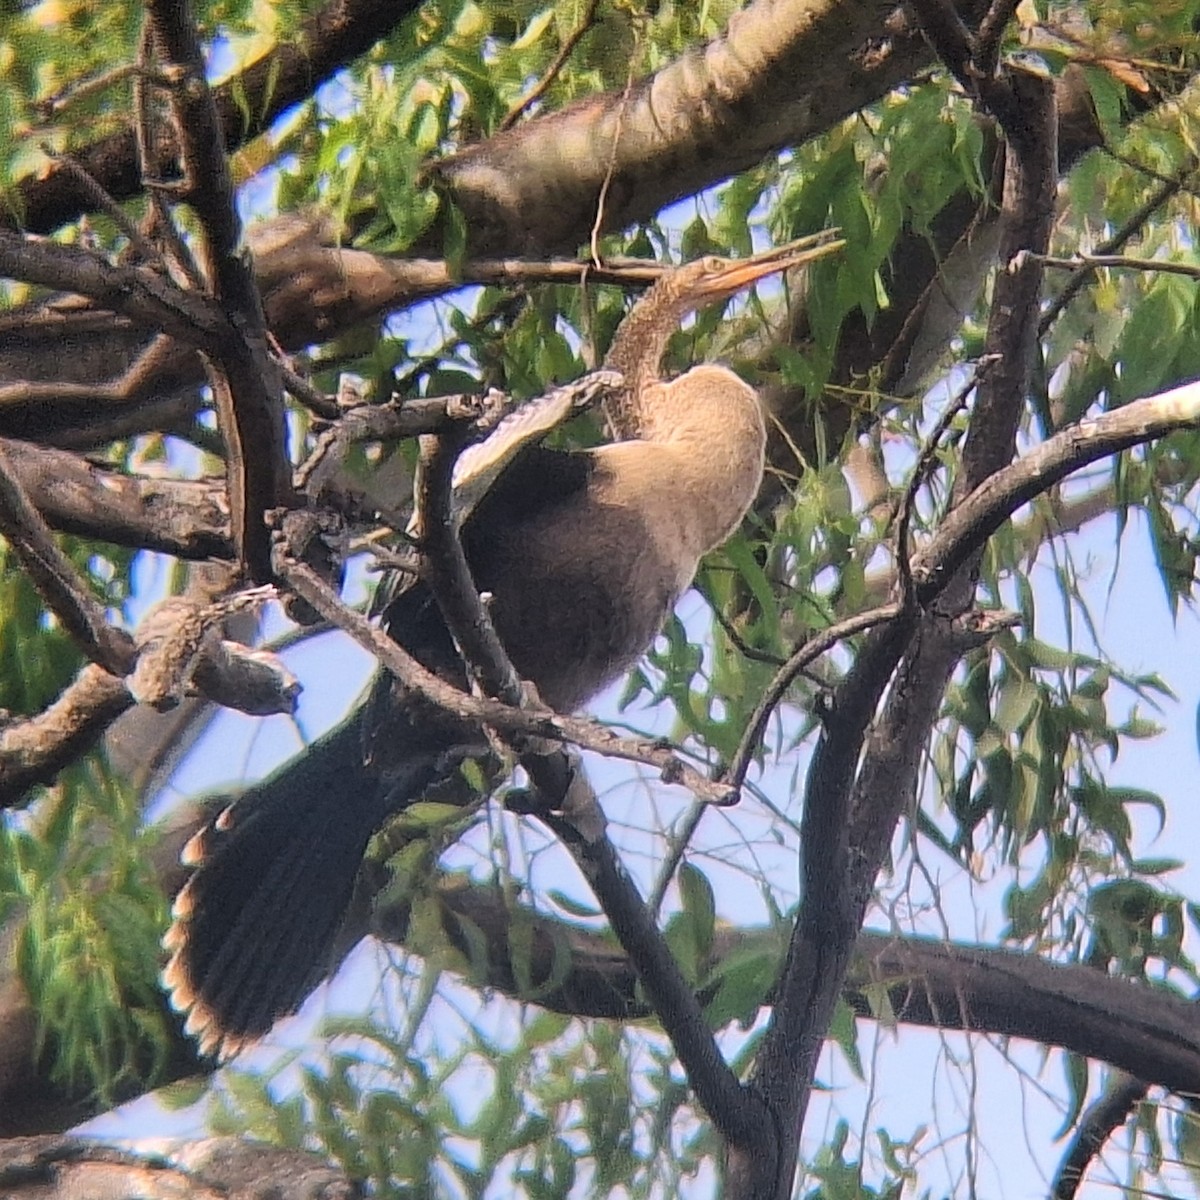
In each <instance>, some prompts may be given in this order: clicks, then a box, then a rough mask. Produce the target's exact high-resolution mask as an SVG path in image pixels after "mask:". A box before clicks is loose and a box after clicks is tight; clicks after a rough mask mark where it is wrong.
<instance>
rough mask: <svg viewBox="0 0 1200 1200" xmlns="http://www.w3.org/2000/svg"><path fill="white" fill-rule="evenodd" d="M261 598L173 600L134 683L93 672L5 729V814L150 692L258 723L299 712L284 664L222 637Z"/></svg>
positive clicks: (0, 775) (0, 791)
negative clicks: (222, 629) (223, 624)
mask: <svg viewBox="0 0 1200 1200" xmlns="http://www.w3.org/2000/svg"><path fill="white" fill-rule="evenodd" d="M260 598H261V597H259V596H255V595H253V594H250V595H247V594H246V593H243V594H241V595H235V596H233V597H230V598H227V599H223V600H219V601H217V602H216V603H205V602H202V601H199V600H193V599H188V598H186V597H174V598H172V599H171V600H170V601H166V602H164V604H163V605H161V606H160V607H159V609H158V610H151V612H150V613H148V614H147V616H146V618H145V619H144V620H143V621H142V623H141V624H140V625H139V626H138V629H137V630H136V633H135V638H134V642H135V644H136V647H137V651H138V654H139V657H138V661H137V664H136V666H135V668H134V674H133V675H132V676H131V677H130V679H129V680H126V679H123V678H120V677H118V676H116V675H112V674H110V673H108V672H107V671H105V670H103V669H102V668H101V667H98V666H96V665H95V664H89V665H88V666H86V667H84V668H83V670H82V671H81V672H80V673H79V675H78V676H77V677H76V679H75V680H74V682H72V683H71V684H70V685H69V686H68V687H67V688H66V689H65V690H64V692H63V693H62V695H61V696H59V698H58V699H57V700H55V702H54V703H53V704H51V705H50V707H49V708H47V709H46V710H45V711H44V712H41V713H38V714H37V715H35V716H32V717H29V718H27V719H25V720H21V721H13V722H11V723H9V724H8V725H5V726H0V808H3V807H10V806H12V805H16V804H19V803H21V802H23V801H24V800H26V799H28V797H29V792H30V789H31V788H33V787H35V786H36V785H37V784H44V783H49V782H50V781H51V780H52V779H53V778H54V776H55V775H56V774H57V773H58V772H59V771H60V770H62V768H63V767H64V766H67V765H68V764H69V763H71V762H73V761H75V759H77V758H79V757H80V756H81V755H82V754H84V753H85V752H86V751H87V750H89V749H90V748H91V747H92V746H93V745H94V744H95V742H96V740H97V739H98V738H99V737H100V736H101V734H102V733H103V732H104V730H105V729H107V728H108V726H109V725H111V724H112V722H113V721H115V720H116V719H117V717H119V716H120V715H121V714H122V713H123V712H125V711H126V710H127V709H128V708H131V707H132V706H133V705H134V704H135V703H136V702H137V700H138V699H139V698H140V697H141V692H143V691H144V693H145V695H146V697H147V698H148V699H149V700H151V701H152V702H154V703H155V704H156V705H157V706H160V707H170V706H171V705H173V704H176V703H178V702H179V701H180V700H181V699H182V698H183V696H184V695H185V694H187V693H189V692H192V691H200V692H202V693H203V694H205V695H207V696H208V697H209V698H210V699H212V700H214V701H215V702H217V703H219V704H224V705H225V706H227V707H229V708H236V709H239V710H241V711H243V712H247V713H252V714H254V715H258V716H264V715H267V714H269V713H281V712H282V713H291V712H294V711H295V703H296V697H297V695H298V693H299V687H298V685H297V683H296V680H295V678H294V677H293V676H292V674H291V672H289V671H288V670H287V668H286V667H284V666H283V664H282V663H281V662H280V661H279V660H278V658H277V657H276V656H275V655H273V654H271V653H269V652H267V651H264V650H252V649H250V648H249V647H246V646H242V645H239V644H238V643H234V642H227V641H225V640H223V639H222V638H221V637H220V636H219V634H218V632H217V626H218V624H219V622H220V621H221V620H222V619H223V618H224V617H225V616H227V615H228V614H229V613H230V612H232V611H234V610H235V609H237V608H238V607H243V606H245V605H246V604H248V603H252V602H255V601H256V600H257V599H260ZM139 689H140V691H139Z"/></svg>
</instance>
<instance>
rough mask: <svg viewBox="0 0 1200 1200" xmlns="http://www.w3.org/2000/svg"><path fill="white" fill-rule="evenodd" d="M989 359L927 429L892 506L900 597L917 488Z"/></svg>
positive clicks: (908, 568) (906, 584)
mask: <svg viewBox="0 0 1200 1200" xmlns="http://www.w3.org/2000/svg"><path fill="white" fill-rule="evenodd" d="M992 361H994V360H992V359H984V358H981V359H980V360H979V362H978V363H976V364H975V369H974V370H973V371H971V372H970V375H969V378H968V379H967V380H966V382H965V383H964V384H963V385H962V387H960V388H959V389H958V391H957V392H956V393H955V395H954V397H953V398H952V399H951V401H950V403H949V404H948V405H947V406H946V409H945V411H944V412H943V413H942V415H941V416H940V417H939V418H938V420H937V424H935V425H934V427H933V429H932V430H931V431H930V434H929V437H928V438H926V439H925V445H924V446H923V447H922V448H921V453H920V455H919V456H918V458H917V462H916V465H915V466H914V467H913V469H912V473H911V474H910V475H909V478H908V483H907V485H906V486H905V488H904V494H903V496H901V497H900V499H899V501H898V502H897V504H896V506H895V507H894V508H893V520H894V521H895V522H896V536H895V545H894V550H893V553H894V555H895V560H896V572H897V576H898V578H899V581H900V596H901V599H902V601H905V602H907V600H908V599H909V598H910V597H911V595H912V564H911V563H910V561H909V550H908V532H909V528H910V526H911V524H912V514H913V510H914V508H915V506H916V502H917V492H918V491H919V490H920V488H921V487H922V485H923V484H924V483H925V481H926V480H927V479H928V478H929V475H930V473H931V472H932V470H933V466H934V462H935V461H936V459H937V454H938V451H939V449H940V448H941V444H942V438H943V437H945V436H946V433H947V431H948V430H949V428H950V426H951V425H952V424H953V423H954V419H955V417H957V416H958V414H959V413H960V412H962V410H963V409H964V408H965V407H966V404H967V398H968V397H969V396H970V394H971V392H972V390H973V389H974V388H975V387H976V385H977V384H978V383H979V380H980V378H981V377H982V375H983V372H984V371H985V370H986V369H987V366H988V365H989V364H990V363H991V362H992Z"/></svg>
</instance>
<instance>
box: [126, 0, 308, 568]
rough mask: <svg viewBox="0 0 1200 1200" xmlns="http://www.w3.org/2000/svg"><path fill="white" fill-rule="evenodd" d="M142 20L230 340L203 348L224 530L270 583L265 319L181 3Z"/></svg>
mask: <svg viewBox="0 0 1200 1200" xmlns="http://www.w3.org/2000/svg"><path fill="white" fill-rule="evenodd" d="M147 19H148V21H149V23H150V27H151V28H152V30H153V33H154V40H155V42H156V43H157V48H158V52H159V54H160V56H161V57H162V59H163V60H164V63H165V66H164V71H165V73H166V74H168V75H169V76H171V77H172V78H173V79H174V80H175V81H176V82H175V85H174V86H173V87H172V88H171V89H170V92H169V95H170V97H171V101H172V104H173V105H174V107H175V112H176V118H177V119H176V133H177V137H178V138H179V141H180V146H179V155H180V160H181V162H182V165H183V174H184V179H185V182H186V183H187V184H188V186H189V192H188V194H189V198H190V201H191V205H192V208H193V209H194V210H195V211H196V214H197V216H198V217H199V219H200V224H201V228H202V230H203V234H204V236H203V239H202V245H203V253H204V258H203V268H204V274H205V276H206V278H207V282H208V287H209V288H210V289H211V292H212V296H213V299H214V300H215V301H216V302H217V304H218V305H219V306H220V308H221V310H222V311H223V312H224V313H225V315H226V317H227V318H228V320H229V323H230V325H231V326H232V332H233V336H232V337H231V338H230V339H229V340H228V341H227V342H226V343H224V344H223V345H222V346H221V347H219V348H216V349H210V350H209V351H208V352H207V354H206V358H207V360H208V366H209V373H210V380H209V381H210V383H211V385H212V390H213V396H214V399H215V401H216V407H217V419H218V426H219V428H220V430H221V436H222V437H223V438H224V441H225V445H226V448H227V453H226V456H225V464H226V481H227V485H228V488H229V507H230V527H231V530H232V534H233V543H234V546H235V547H236V549H237V554H238V559H239V561H241V562H242V563H244V564H245V567H246V569H247V571H248V573H249V575H250V578H251V579H254V580H255V581H257V582H260V583H261V582H266V581H268V580H270V578H271V539H270V530H269V529H268V527H267V521H266V514H267V513H268V512H270V511H272V510H274V509H275V508H278V507H279V506H280V505H284V504H287V503H288V502H289V500H290V499H291V494H292V493H291V466H290V464H289V462H288V457H287V446H286V442H285V429H284V407H283V391H282V379H281V378H280V374H279V370H278V367H277V366H276V365H275V364H274V363H273V361H272V360H271V357H270V354H269V352H268V348H267V335H266V322H265V319H264V316H263V309H262V302H261V299H260V297H259V293H258V285H257V282H256V281H255V278H254V273H253V270H252V268H251V264H250V261H249V258H248V257H247V256H245V255H243V253H242V251H241V246H240V241H241V228H242V226H241V220H240V219H239V217H238V214H237V206H236V203H235V201H234V195H233V181H232V179H231V177H230V174H229V163H228V161H227V159H226V155H225V145H224V141H223V136H222V131H221V127H220V116H219V114H218V112H217V106H216V102H215V99H214V97H213V94H212V92H211V91H210V89H209V87H208V83H207V80H206V78H205V70H204V55H203V52H202V50H201V47H200V39H199V38H198V37H197V35H196V28H195V24H194V21H193V18H192V14H191V9H190V6H189V5H188V4H187V3H185V2H184V0H170V2H166V0H151V3H150V4H149V5H148V6H147Z"/></svg>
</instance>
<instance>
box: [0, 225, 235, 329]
mask: <svg viewBox="0 0 1200 1200" xmlns="http://www.w3.org/2000/svg"><path fill="white" fill-rule="evenodd" d="M0 276H4V277H5V278H6V279H19V280H21V281H22V282H24V283H33V284H38V285H40V286H42V287H48V288H53V289H54V290H56V291H60V292H74V293H76V294H78V295H81V296H89V297H91V299H93V300H94V301H95V302H96V303H97V304H98V305H99V306H101V307H103V308H107V309H111V310H112V311H113V312H117V313H121V314H123V315H124V316H127V317H129V318H130V319H131V320H134V321H137V322H139V323H140V324H142V325H144V326H146V327H147V328H150V329H155V330H162V331H163V332H165V333H170V334H171V335H172V336H174V337H177V338H179V339H180V341H182V342H185V343H186V344H188V345H191V346H195V347H197V348H198V349H210V350H218V349H220V347H221V344H222V341H223V340H226V341H227V340H228V339H229V338H230V337H231V336H233V331H232V330H231V329H230V326H229V322H228V321H227V320H226V319H225V316H224V314H223V313H222V312H221V310H220V309H219V308H218V307H217V306H216V305H215V304H213V303H212V302H211V301H210V300H208V299H206V298H205V297H203V296H199V295H197V294H195V293H193V292H184V291H181V290H180V289H179V288H177V287H176V286H175V285H174V284H173V283H171V282H170V280H168V279H165V278H164V277H163V276H162V275H161V274H159V273H158V272H157V271H154V270H152V269H151V268H149V267H127V266H117V265H114V264H113V263H111V262H109V261H108V259H106V258H105V257H104V256H103V255H100V254H95V253H93V252H92V251H90V250H86V249H84V248H83V247H81V246H60V245H58V244H57V243H53V242H45V241H40V240H38V239H35V238H27V237H23V236H22V235H21V234H18V233H10V232H9V231H8V230H6V229H0Z"/></svg>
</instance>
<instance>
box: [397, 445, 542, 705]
mask: <svg viewBox="0 0 1200 1200" xmlns="http://www.w3.org/2000/svg"><path fill="white" fill-rule="evenodd" d="M463 432H465V431H460V433H459V436H457V437H455V436H454V435H452V434H442V435H436V434H430V435H427V436H426V437H423V438H422V439H421V449H420V455H421V458H420V462H421V470H420V471H419V472H418V475H417V494H416V499H415V504H416V511H417V512H418V513H419V514H420V517H419V519H420V526H421V527H420V531H419V533H418V537H419V538H420V544H421V550H422V575H423V576H424V578H425V579H426V580H427V581H428V583H429V586H430V588H431V589H432V591H433V594H434V597H435V599H436V600H437V604H438V608H439V609H441V613H442V619H443V620H444V621H445V622H446V628H447V629H449V630H450V634H451V636H452V637H453V638H454V642H455V645H456V646H457V647H458V650H459V653H460V654H461V655H462V658H463V661H464V663H465V664H466V667H467V673H468V675H469V676H470V677H471V678H472V679H474V680H475V681H476V683H478V685H479V686H480V687H481V688H482V689H483V691H484V692H486V693H487V695H489V696H491V697H493V698H495V699H497V700H502V701H503V702H504V703H505V704H508V705H510V706H512V707H513V708H519V707H521V705H522V702H523V700H524V694H523V691H522V688H521V680H520V677H519V676H518V675H517V672H516V670H515V669H514V667H513V665H512V663H511V662H509V659H508V655H507V654H506V653H505V650H504V647H503V646H502V645H501V644H500V638H499V636H498V635H497V633H496V627H495V626H494V625H493V624H492V619H491V617H489V616H488V613H487V610H486V609H485V608H484V607H483V602H482V601H481V599H480V597H479V590H478V588H476V586H475V582H474V580H473V579H472V578H471V568H470V566H469V565H468V564H467V556H466V555H465V554H464V553H463V548H462V543H461V542H460V541H459V537H458V530H457V529H456V528H455V525H454V516H453V512H452V505H451V492H452V489H451V481H452V479H453V476H454V461H455V459H456V458H457V457H458V451H459V450H460V449H461V448H462V446H463V444H464V442H465V438H464V437H463V436H462V433H463Z"/></svg>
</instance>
